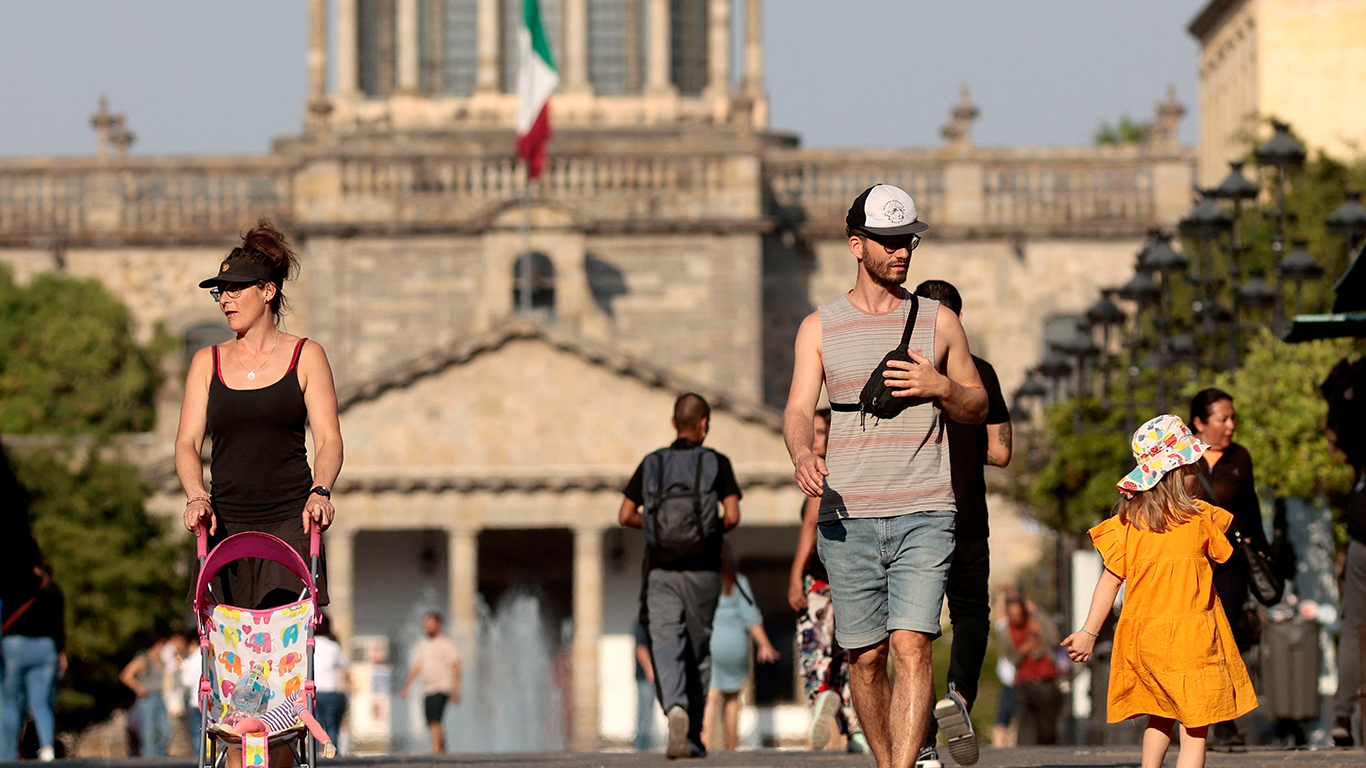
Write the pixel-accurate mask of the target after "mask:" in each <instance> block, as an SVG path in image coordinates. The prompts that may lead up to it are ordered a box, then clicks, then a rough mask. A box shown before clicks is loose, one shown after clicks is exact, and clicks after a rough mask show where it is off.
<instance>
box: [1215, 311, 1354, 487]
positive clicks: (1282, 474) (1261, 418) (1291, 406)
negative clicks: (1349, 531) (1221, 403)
mask: <svg viewBox="0 0 1366 768" xmlns="http://www.w3.org/2000/svg"><path fill="white" fill-rule="evenodd" d="M1363 353H1366V341H1362V340H1358V339H1331V340H1323V341H1312V342H1305V343H1302V344H1286V343H1285V342H1283V341H1281V340H1280V339H1277V338H1276V337H1274V336H1272V335H1271V333H1270V332H1269V331H1262V332H1261V333H1259V334H1258V335H1257V336H1256V338H1255V339H1254V340H1253V342H1252V344H1251V345H1250V347H1249V349H1248V355H1247V359H1246V360H1245V361H1244V363H1243V366H1242V367H1241V368H1238V369H1237V370H1234V371H1228V372H1225V373H1222V374H1220V375H1218V376H1217V377H1216V378H1215V380H1214V385H1215V386H1217V387H1219V388H1220V389H1223V390H1225V391H1227V392H1228V393H1229V394H1231V395H1233V397H1234V401H1235V402H1236V403H1237V406H1238V442H1239V443H1241V444H1242V445H1244V446H1246V447H1247V449H1248V452H1249V453H1251V454H1252V461H1253V466H1254V467H1255V469H1256V473H1257V482H1258V484H1259V485H1262V486H1264V487H1266V488H1270V489H1271V491H1272V492H1273V493H1274V494H1275V495H1276V496H1279V497H1290V496H1301V497H1311V496H1316V495H1319V494H1331V493H1336V492H1339V491H1341V490H1342V489H1345V488H1347V487H1348V486H1350V485H1351V482H1352V470H1351V468H1350V467H1348V466H1347V462H1345V461H1344V460H1343V459H1342V457H1341V456H1334V455H1332V454H1330V452H1329V449H1328V441H1327V440H1325V439H1324V436H1323V425H1324V422H1325V420H1326V418H1327V416H1328V404H1327V403H1326V402H1325V401H1324V399H1323V396H1322V395H1321V394H1320V393H1319V385H1320V384H1321V383H1322V382H1323V380H1324V379H1325V378H1327V376H1328V372H1329V371H1330V370H1332V368H1333V366H1334V365H1335V364H1337V362H1338V361H1339V360H1341V359H1342V358H1344V357H1349V356H1353V355H1361V354H1363Z"/></svg>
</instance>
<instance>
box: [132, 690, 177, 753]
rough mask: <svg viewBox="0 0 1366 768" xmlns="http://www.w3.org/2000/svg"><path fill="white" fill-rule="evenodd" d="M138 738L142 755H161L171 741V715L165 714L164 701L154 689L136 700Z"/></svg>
mask: <svg viewBox="0 0 1366 768" xmlns="http://www.w3.org/2000/svg"><path fill="white" fill-rule="evenodd" d="M133 706H134V707H136V708H137V710H138V738H139V739H141V740H142V751H141V752H139V753H138V754H139V755H141V756H142V757H161V756H163V755H165V754H166V745H167V744H169V743H170V742H171V717H170V715H168V714H166V701H165V700H164V699H162V698H161V692H160V691H155V692H152V693H149V694H148V695H146V696H144V697H142V698H140V699H138V700H137V702H136V703H135V704H133Z"/></svg>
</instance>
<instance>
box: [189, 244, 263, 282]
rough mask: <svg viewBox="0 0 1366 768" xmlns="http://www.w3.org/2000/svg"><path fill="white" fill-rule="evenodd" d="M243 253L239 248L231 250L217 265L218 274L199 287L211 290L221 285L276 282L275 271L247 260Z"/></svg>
mask: <svg viewBox="0 0 1366 768" xmlns="http://www.w3.org/2000/svg"><path fill="white" fill-rule="evenodd" d="M245 253H246V252H245V251H243V250H242V249H241V248H233V249H232V253H229V254H228V257H227V258H226V259H223V263H222V264H220V265H218V274H216V275H214V276H213V277H211V278H209V279H208V280H203V281H201V282H200V283H199V287H200V288H212V287H214V286H215V285H222V284H223V283H254V282H257V281H259V280H264V281H266V282H276V280H275V270H273V269H271V268H270V267H269V266H268V265H266V264H257V263H256V262H254V261H251V260H249V259H247V258H246V257H245Z"/></svg>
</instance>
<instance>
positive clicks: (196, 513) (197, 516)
mask: <svg viewBox="0 0 1366 768" xmlns="http://www.w3.org/2000/svg"><path fill="white" fill-rule="evenodd" d="M201 524H203V525H206V526H208V529H209V533H210V534H214V533H217V532H218V518H217V517H216V516H215V515H214V513H213V507H212V506H211V505H210V503H209V500H208V499H205V498H195V499H191V500H190V502H189V503H188V504H186V505H185V530H187V531H189V532H190V533H195V532H197V531H198V530H199V526H200V525H201Z"/></svg>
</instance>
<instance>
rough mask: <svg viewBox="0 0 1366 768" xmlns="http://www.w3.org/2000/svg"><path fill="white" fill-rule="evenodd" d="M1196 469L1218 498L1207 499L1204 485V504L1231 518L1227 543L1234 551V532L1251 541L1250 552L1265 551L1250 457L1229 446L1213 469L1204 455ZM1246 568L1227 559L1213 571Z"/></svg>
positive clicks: (1200, 491) (1243, 450) (1242, 561)
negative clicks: (1208, 503) (1212, 505)
mask: <svg viewBox="0 0 1366 768" xmlns="http://www.w3.org/2000/svg"><path fill="white" fill-rule="evenodd" d="M1196 468H1197V469H1199V470H1200V473H1201V474H1202V475H1204V476H1205V478H1206V479H1208V480H1209V483H1210V485H1211V486H1213V487H1214V493H1215V496H1217V498H1214V499H1211V498H1207V497H1208V496H1209V492H1208V491H1206V490H1205V488H1204V485H1203V484H1201V485H1200V487H1198V488H1197V489H1196V493H1197V494H1198V495H1199V496H1200V498H1202V499H1204V500H1205V501H1208V502H1210V503H1211V504H1214V505H1217V506H1220V507H1223V508H1224V509H1226V510H1228V511H1229V513H1230V514H1232V515H1233V524H1232V525H1230V526H1229V528H1228V539H1229V543H1230V544H1232V545H1233V546H1234V548H1237V546H1238V541H1237V539H1235V538H1234V535H1233V533H1234V530H1235V529H1236V530H1238V531H1241V532H1242V534H1243V536H1245V537H1247V538H1250V539H1252V548H1253V549H1255V550H1257V551H1258V552H1263V553H1265V552H1267V551H1268V550H1269V549H1270V545H1269V544H1268V543H1267V541H1266V530H1265V529H1264V528H1262V505H1261V502H1259V501H1258V500H1257V487H1256V484H1255V482H1254V481H1253V479H1252V454H1250V453H1248V452H1247V449H1246V448H1244V447H1243V446H1241V445H1238V444H1237V443H1230V444H1229V446H1228V449H1227V450H1225V451H1224V455H1223V456H1222V457H1220V459H1219V461H1218V463H1216V464H1215V465H1214V468H1213V469H1211V468H1210V465H1209V462H1208V461H1206V460H1205V457H1204V456H1201V457H1200V461H1198V462H1196ZM1245 568H1247V561H1246V560H1245V559H1244V558H1243V557H1241V556H1239V557H1230V558H1229V559H1228V560H1226V561H1225V562H1222V563H1220V564H1218V565H1216V566H1215V567H1214V572H1215V573H1220V572H1222V571H1227V570H1230V569H1245ZM1238 604H1239V605H1241V604H1242V603H1241V602H1239V603H1238Z"/></svg>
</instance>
